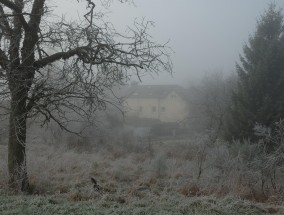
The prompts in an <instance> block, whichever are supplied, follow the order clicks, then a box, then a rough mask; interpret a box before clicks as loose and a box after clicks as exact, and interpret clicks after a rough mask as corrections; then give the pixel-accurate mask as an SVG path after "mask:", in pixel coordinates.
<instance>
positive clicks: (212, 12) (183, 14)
mask: <svg viewBox="0 0 284 215" xmlns="http://www.w3.org/2000/svg"><path fill="white" fill-rule="evenodd" d="M50 2H51V4H53V5H57V7H54V9H55V10H56V12H58V13H59V14H62V15H64V16H66V17H72V18H73V19H76V17H79V16H80V14H84V12H85V7H84V4H78V3H77V2H76V1H71V0H62V1H60V2H58V1H55V0H51V1H50ZM271 2H273V1H270V0H249V1H247V0H238V1H234V0H214V1H211V0H178V1H172V0H155V1H151V0H135V1H134V2H133V3H128V4H121V3H119V2H118V1H110V4H109V5H108V6H109V7H106V8H103V7H101V8H100V10H101V11H102V12H105V11H107V14H106V20H109V21H111V22H112V23H113V25H114V27H115V28H117V29H118V30H120V31H122V32H123V31H125V29H126V26H127V25H129V26H131V25H132V24H133V20H134V19H135V18H138V19H141V18H145V19H146V20H150V21H153V22H154V24H155V28H153V29H152V30H151V31H150V34H151V35H152V36H153V38H154V39H155V40H156V41H159V42H161V43H163V42H167V41H169V46H170V47H171V48H172V49H173V52H174V53H173V54H172V61H173V66H174V69H173V72H174V73H173V77H172V76H171V75H169V74H168V73H160V74H159V75H154V76H150V75H149V74H147V75H144V76H143V77H142V82H143V83H142V84H180V85H183V86H188V85H189V84H192V83H195V82H196V81H199V80H200V79H202V77H204V75H206V74H210V73H214V72H215V73H216V72H222V73H224V74H230V73H232V72H234V70H235V64H236V62H237V61H238V60H239V55H240V54H242V48H243V45H244V44H245V43H246V42H247V41H248V38H249V36H250V35H251V34H253V33H254V29H255V26H256V21H257V20H259V19H260V17H261V14H262V13H263V11H265V9H267V7H268V5H269V3H271ZM276 3H277V5H278V6H280V7H283V6H284V2H281V1H276ZM97 7H100V5H97Z"/></svg>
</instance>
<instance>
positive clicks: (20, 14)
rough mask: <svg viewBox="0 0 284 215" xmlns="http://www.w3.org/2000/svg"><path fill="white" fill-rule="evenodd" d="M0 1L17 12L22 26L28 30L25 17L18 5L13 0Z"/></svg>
mask: <svg viewBox="0 0 284 215" xmlns="http://www.w3.org/2000/svg"><path fill="white" fill-rule="evenodd" d="M0 3H2V4H3V5H5V6H6V7H8V8H10V9H11V10H13V11H14V12H15V13H16V14H18V17H19V19H20V21H21V23H22V25H23V28H24V29H25V30H26V31H28V30H29V25H28V23H27V22H26V20H25V17H24V16H23V14H22V9H21V8H20V7H18V6H17V5H16V4H15V3H14V2H12V1H9V0H0Z"/></svg>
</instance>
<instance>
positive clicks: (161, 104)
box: [126, 92, 189, 122]
mask: <svg viewBox="0 0 284 215" xmlns="http://www.w3.org/2000/svg"><path fill="white" fill-rule="evenodd" d="M126 103H127V106H128V111H127V112H126V115H128V116H136V117H138V118H148V119H159V120H160V121H162V122H178V121H181V120H183V119H184V118H185V117H187V115H188V111H189V110H188V105H187V103H186V101H185V100H184V99H183V98H182V97H181V96H179V95H178V94H176V93H175V92H172V93H170V94H169V95H168V96H167V97H165V98H163V99H155V98H128V99H126Z"/></svg>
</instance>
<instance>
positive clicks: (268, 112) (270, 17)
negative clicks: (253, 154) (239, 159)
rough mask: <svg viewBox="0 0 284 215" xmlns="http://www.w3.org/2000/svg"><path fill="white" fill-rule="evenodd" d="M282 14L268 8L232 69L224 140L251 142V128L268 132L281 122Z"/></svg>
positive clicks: (283, 75)
mask: <svg viewBox="0 0 284 215" xmlns="http://www.w3.org/2000/svg"><path fill="white" fill-rule="evenodd" d="M283 33H284V26H283V12H282V10H281V9H278V8H277V6H276V5H275V4H271V5H270V6H269V8H268V9H267V10H266V11H265V13H264V14H263V15H262V16H261V18H260V20H258V22H257V26H256V31H255V33H254V34H253V35H251V36H250V38H249V40H248V43H247V44H245V45H244V47H243V55H242V56H240V63H238V64H237V66H236V71H237V74H238V87H237V90H235V91H234V92H233V97H232V106H231V107H230V112H231V114H230V119H229V123H228V127H227V129H228V130H227V132H226V133H227V138H228V139H243V138H249V139H252V140H253V139H255V138H256V136H255V135H254V127H255V125H256V124H261V125H263V126H265V127H267V128H271V127H272V126H273V123H274V122H276V121H279V119H281V118H284V34H283Z"/></svg>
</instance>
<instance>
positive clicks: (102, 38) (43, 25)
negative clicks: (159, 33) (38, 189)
mask: <svg viewBox="0 0 284 215" xmlns="http://www.w3.org/2000/svg"><path fill="white" fill-rule="evenodd" d="M76 2H77V3H78V4H84V5H85V6H86V12H85V14H84V15H83V16H82V17H80V19H78V20H77V21H76V20H75V21H74V20H66V19H65V18H64V17H58V16H56V14H54V11H53V10H52V7H51V5H50V1H45V0H0V34H1V38H0V39H1V41H0V45H1V46H0V66H1V75H0V87H1V92H0V98H1V100H0V101H1V108H3V109H4V110H5V111H6V113H7V114H9V117H10V120H9V145H8V166H9V175H10V185H11V186H12V187H15V188H17V189H22V190H24V191H26V190H27V189H28V177H27V170H26V163H25V160H26V159H25V156H26V154H25V144H26V130H27V119H28V118H32V119H35V118H37V119H39V120H40V121H41V122H42V124H45V123H48V122H49V121H51V120H53V121H55V122H56V123H58V124H59V125H60V127H61V128H62V129H65V130H68V126H67V125H68V124H67V122H68V119H69V116H70V113H72V114H77V115H78V116H80V117H85V118H88V116H89V114H90V113H93V112H94V111H96V110H98V109H104V108H105V106H106V104H107V103H110V102H111V101H110V100H109V97H108V95H109V94H110V93H111V92H112V89H113V86H115V85H121V84H123V83H125V82H126V81H127V80H128V79H129V77H130V75H131V74H134V75H137V76H138V77H139V76H140V73H141V72H149V73H153V72H154V73H158V72H160V71H166V72H171V71H172V64H171V60H170V55H169V48H168V47H167V45H166V44H159V43H156V42H154V41H153V40H152V37H151V36H150V35H149V33H148V32H149V28H150V27H151V25H152V23H151V22H147V21H145V20H142V21H141V22H135V23H134V25H133V27H129V28H128V30H127V31H126V33H125V34H121V33H120V32H117V31H116V30H115V28H114V26H113V25H112V24H111V23H109V22H104V21H103V19H102V15H103V14H101V13H100V12H96V4H97V3H99V2H101V1H93V0H85V1H84V0H81V1H76ZM120 2H121V3H123V2H126V1H120ZM54 4H55V3H54ZM7 104H8V105H7Z"/></svg>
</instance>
